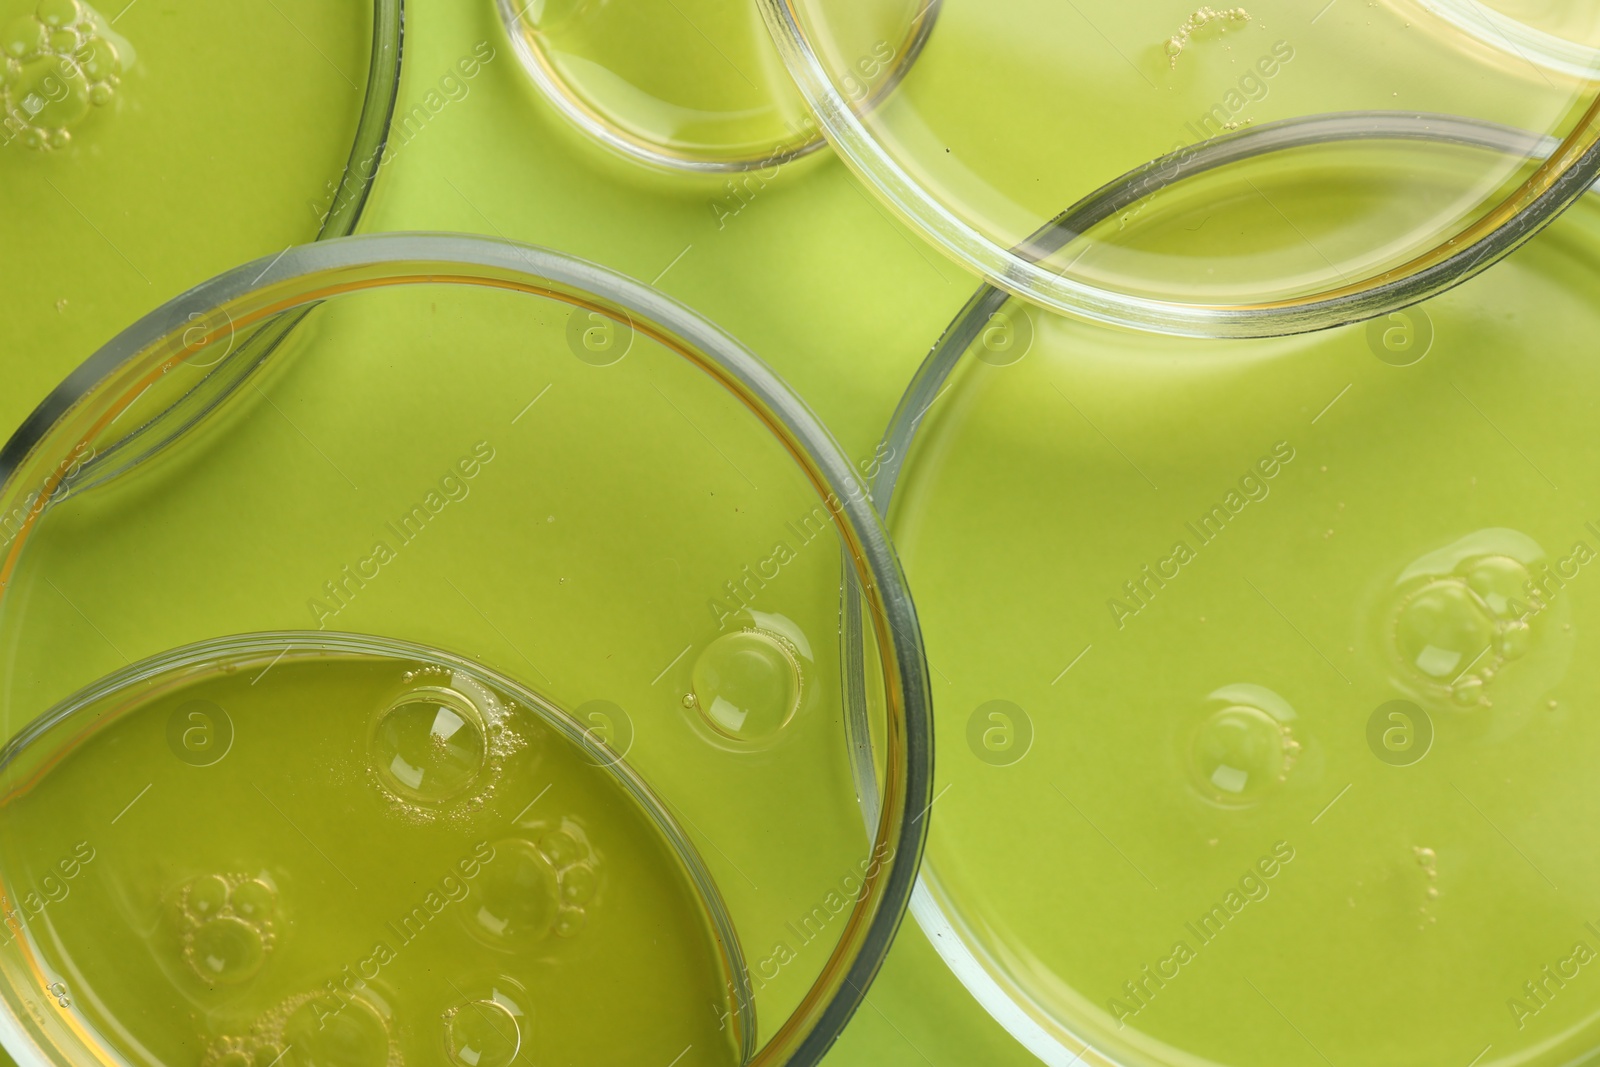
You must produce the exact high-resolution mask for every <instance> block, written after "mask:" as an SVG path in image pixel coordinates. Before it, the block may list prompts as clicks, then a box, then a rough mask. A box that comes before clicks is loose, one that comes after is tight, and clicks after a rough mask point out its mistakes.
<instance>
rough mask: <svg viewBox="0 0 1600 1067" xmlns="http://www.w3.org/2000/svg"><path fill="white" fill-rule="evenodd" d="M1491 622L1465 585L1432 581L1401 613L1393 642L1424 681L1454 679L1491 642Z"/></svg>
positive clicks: (1409, 601)
mask: <svg viewBox="0 0 1600 1067" xmlns="http://www.w3.org/2000/svg"><path fill="white" fill-rule="evenodd" d="M1493 636H1494V622H1493V620H1492V619H1490V618H1489V615H1488V612H1487V611H1486V610H1485V608H1484V605H1483V604H1482V602H1481V601H1479V600H1478V598H1477V597H1476V596H1474V595H1473V592H1472V590H1471V589H1469V588H1468V587H1467V585H1466V584H1465V583H1464V582H1458V581H1437V582H1433V583H1430V584H1429V585H1427V586H1426V587H1424V588H1423V589H1421V590H1419V591H1418V592H1417V593H1416V594H1415V595H1413V596H1412V597H1411V599H1410V600H1408V601H1406V604H1405V606H1404V607H1402V608H1401V609H1400V618H1399V620H1398V622H1397V623H1396V631H1395V638H1396V641H1397V643H1398V645H1399V649H1400V654H1401V656H1402V657H1404V659H1405V661H1406V662H1407V663H1409V664H1410V665H1411V666H1412V667H1414V668H1416V669H1417V670H1418V671H1420V672H1421V673H1422V674H1424V675H1425V676H1427V677H1428V678H1431V679H1434V680H1436V681H1439V680H1447V679H1451V678H1454V677H1456V676H1457V675H1459V674H1460V673H1461V672H1463V671H1465V670H1466V669H1467V668H1468V667H1470V666H1472V664H1473V661H1474V660H1476V659H1477V658H1478V657H1479V656H1481V655H1482V654H1483V653H1484V651H1485V650H1487V649H1489V648H1490V647H1491V646H1492V644H1493Z"/></svg>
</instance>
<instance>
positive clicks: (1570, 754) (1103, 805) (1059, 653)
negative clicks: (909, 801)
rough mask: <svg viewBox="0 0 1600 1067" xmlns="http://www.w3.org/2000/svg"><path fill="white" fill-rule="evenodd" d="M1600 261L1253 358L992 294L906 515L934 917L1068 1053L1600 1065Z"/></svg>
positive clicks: (1020, 1035) (1592, 210) (895, 452)
mask: <svg viewBox="0 0 1600 1067" xmlns="http://www.w3.org/2000/svg"><path fill="white" fill-rule="evenodd" d="M1470 125H1471V124H1467V126H1468V127H1470ZM1464 128H1466V127H1464ZM1479 134H1480V135H1483V139H1482V140H1481V141H1480V143H1485V144H1486V143H1487V141H1488V140H1489V139H1490V138H1491V137H1492V136H1493V135H1492V134H1487V133H1486V132H1485V131H1483V130H1479ZM1597 251H1600V203H1597V201H1596V199H1595V197H1593V196H1590V197H1585V198H1584V199H1582V200H1580V201H1579V202H1578V203H1577V204H1576V205H1574V207H1573V208H1572V209H1571V210H1570V211H1569V212H1568V213H1567V214H1566V215H1565V216H1564V217H1563V218H1562V219H1561V220H1560V221H1559V222H1558V223H1557V224H1555V225H1553V226H1552V227H1551V228H1550V229H1548V230H1547V231H1545V232H1544V233H1543V234H1541V235H1540V236H1539V237H1538V238H1537V239H1535V240H1533V241H1531V242H1529V243H1528V244H1527V246H1526V247H1524V248H1523V249H1522V250H1521V251H1519V252H1518V253H1517V254H1516V255H1515V256H1513V257H1511V258H1509V259H1507V260H1506V261H1505V262H1503V263H1502V264H1501V265H1499V266H1498V267H1497V268H1496V270H1495V271H1494V272H1493V275H1492V277H1491V276H1485V277H1483V278H1479V279H1477V280H1474V281H1472V282H1469V283H1467V284H1465V285H1463V286H1461V287H1460V288H1458V289H1456V290H1454V291H1452V292H1449V293H1446V294H1444V295H1441V296H1439V297H1437V298H1435V299H1432V300H1430V301H1428V302H1426V303H1425V304H1422V305H1419V306H1416V307H1413V308H1410V309H1408V310H1405V311H1401V312H1394V313H1391V314H1390V315H1388V316H1385V317H1382V318H1379V319H1376V320H1373V321H1372V322H1369V323H1366V324H1360V325H1352V326H1347V327H1343V328H1340V329H1335V330H1329V331H1322V332H1318V333H1315V334H1304V335H1296V336H1291V337H1282V338H1267V339H1255V340H1248V341H1243V340H1223V339H1215V340H1205V341H1200V340H1194V339H1181V338H1171V337H1164V336H1161V335H1157V334H1152V333H1136V332H1132V331H1120V330H1112V329H1107V328H1105V327H1101V326H1097V325H1094V324H1091V323H1086V322H1084V321H1082V320H1081V319H1076V318H1072V317H1068V316H1060V315H1051V314H1046V313H1042V312H1040V311H1039V310H1038V309H1036V308H1034V307H1032V306H1031V305H1028V304H1026V303H1025V302H1022V301H1019V300H1017V299H1015V298H1013V297H1010V296H1009V295H1008V294H1006V293H1004V292H1002V291H1000V290H997V289H994V288H992V287H986V288H985V289H984V290H983V291H981V292H980V293H979V294H978V295H977V296H976V297H975V298H974V300H973V302H972V303H971V304H969V305H968V308H967V310H966V311H965V312H964V313H963V315H962V316H961V317H960V318H958V319H957V321H956V322H955V323H953V324H952V327H951V329H950V330H949V332H948V333H947V334H946V336H945V338H944V339H943V340H942V341H941V342H940V345H939V346H937V347H936V348H935V350H934V352H933V353H932V354H931V355H930V357H929V359H928V361H927V362H926V363H925V364H924V367H923V369H922V371H921V372H920V373H919V376H918V378H917V380H916V382H914V383H913V385H912V387H911V388H910V389H909V390H908V391H907V393H906V395H905V397H904V399H903V401H902V403H901V406H900V409H899V411H898V412H897V414H896V416H895V419H894V422H893V424H892V427H891V430H890V433H889V434H888V436H887V437H886V438H885V445H884V448H883V451H884V452H885V454H886V455H888V456H890V459H888V460H887V461H886V463H885V468H884V471H883V473H882V474H881V475H880V476H879V479H878V481H877V487H876V490H875V497H876V500H877V502H878V503H879V504H880V506H884V507H887V508H888V515H889V524H890V530H891V533H892V535H893V536H894V538H895V540H896V544H897V546H898V548H899V552H900V556H901V559H902V561H903V563H904V566H905V568H906V571H907V575H908V578H909V580H910V582H911V587H912V590H913V592H914V594H915V595H916V597H917V603H918V608H919V616H920V618H921V621H922V624H923V633H924V637H925V640H926V643H927V648H928V654H929V660H930V666H931V669H932V671H933V678H934V682H933V685H934V695H935V699H936V701H937V708H938V715H937V716H936V720H935V732H936V736H937V740H938V742H939V743H941V744H942V745H943V746H944V747H943V757H942V758H941V760H940V767H939V781H938V782H936V787H937V790H938V791H937V794H936V795H938V796H939V797H940V798H941V799H940V801H939V804H938V809H937V817H936V818H935V819H934V820H933V826H932V829H931V831H930V836H929V842H928V848H927V855H926V858H925V861H924V865H923V871H922V878H921V881H920V883H919V887H918V890H917V892H916V896H915V898H914V900H913V904H912V912H913V914H914V915H915V916H916V918H917V919H918V921H919V923H920V924H921V925H922V926H923V928H924V929H925V930H926V931H927V932H928V933H929V935H930V937H931V939H932V940H933V942H934V944H935V945H936V947H938V949H939V951H940V952H941V954H942V955H943V957H944V958H945V960H946V961H947V963H949V965H950V966H951V968H952V969H953V971H954V972H955V973H956V974H957V975H958V976H959V977H960V979H961V980H962V981H963V983H964V984H966V985H967V987H968V988H969V990H971V991H972V992H973V994H974V996H975V997H976V998H977V999H978V1000H979V1001H981V1002H982V1003H983V1005H984V1006H985V1007H986V1008H987V1010H988V1011H989V1012H990V1013H991V1014H992V1015H993V1016H994V1017H995V1018H996V1019H997V1020H998V1021H1000V1023H1001V1024H1002V1025H1004V1026H1005V1027H1006V1028H1007V1029H1008V1030H1009V1031H1010V1032H1011V1033H1012V1034H1013V1035H1014V1036H1015V1037H1016V1038H1017V1039H1018V1040H1019V1041H1020V1042H1021V1043H1022V1044H1024V1045H1025V1046H1026V1047H1027V1048H1029V1049H1030V1050H1031V1051H1032V1052H1033V1053H1034V1054H1035V1055H1037V1056H1038V1058H1039V1059H1040V1060H1042V1061H1043V1062H1045V1063H1050V1064H1061V1065H1065V1064H1068V1063H1072V1062H1078V1061H1081V1062H1085V1063H1089V1064H1101V1065H1113V1064H1114V1065H1123V1067H1126V1065H1135V1064H1138V1065H1176V1064H1199V1063H1218V1064H1230V1065H1251V1064H1278V1065H1283V1064H1289V1065H1294V1064H1326V1063H1363V1064H1379V1065H1385V1064H1395V1065H1398V1064H1415V1063H1439V1064H1447V1063H1452V1062H1459V1063H1469V1062H1474V1061H1476V1062H1477V1063H1478V1064H1509V1063H1520V1064H1547V1063H1548V1064H1558V1063H1570V1062H1576V1061H1581V1060H1582V1059H1584V1058H1585V1057H1587V1056H1590V1055H1592V1054H1593V1052H1594V1049H1595V1048H1596V1046H1597V1045H1600V1032H1597V1030H1596V1028H1595V1023H1594V1018H1595V1008H1596V1000H1595V997H1596V996H1597V994H1596V993H1595V992H1594V991H1593V990H1591V989H1590V988H1589V987H1588V986H1587V985H1586V984H1585V983H1584V981H1583V979H1582V978H1581V977H1578V976H1579V974H1580V968H1581V967H1583V966H1586V963H1583V964H1580V963H1579V962H1578V961H1580V960H1582V961H1588V960H1591V959H1592V958H1593V954H1594V952H1595V950H1596V948H1597V947H1600V945H1597V942H1600V935H1597V934H1596V933H1595V931H1594V929H1593V927H1591V926H1590V925H1588V924H1589V923H1591V922H1592V921H1593V918H1592V916H1593V912H1594V909H1595V907H1596V903H1597V900H1600V871H1597V870H1596V868H1595V865H1594V864H1593V863H1592V862H1591V861H1590V859H1589V858H1588V856H1587V853H1586V851H1585V850H1583V849H1581V848H1573V847H1572V842H1573V841H1574V840H1582V835H1583V834H1584V833H1585V832H1586V831H1585V829H1584V825H1585V824H1584V822H1583V820H1584V818H1585V816H1584V815H1583V814H1582V813H1583V812H1585V811H1586V810H1587V806H1588V805H1590V804H1592V803H1593V802H1594V797H1593V794H1592V789H1591V786H1590V782H1591V776H1590V775H1589V774H1588V772H1587V764H1586V762H1585V759H1586V756H1587V754H1588V753H1589V752H1590V751H1592V749H1593V745H1594V744H1595V743H1596V740H1597V739H1596V736H1595V734H1594V730H1593V724H1592V721H1591V720H1590V719H1589V717H1588V716H1586V715H1585V714H1584V713H1583V709H1584V708H1585V707H1587V704H1588V699H1589V698H1588V694H1590V693H1592V692H1593V691H1594V689H1595V686H1596V685H1597V683H1600V679H1597V678H1596V677H1595V676H1594V672H1593V670H1592V668H1591V667H1590V666H1588V665H1589V664H1590V663H1592V662H1593V659H1594V657H1593V656H1589V655H1585V654H1584V652H1583V649H1584V648H1585V647H1586V646H1587V642H1590V641H1592V640H1594V639H1595V638H1594V634H1595V632H1596V626H1597V624H1600V617H1597V614H1596V613H1597V611H1600V600H1597V598H1596V595H1595V594H1594V593H1593V592H1592V591H1590V590H1589V587H1588V579H1587V578H1586V577H1585V575H1586V574H1587V573H1588V570H1587V568H1588V563H1586V562H1584V561H1592V560H1594V559H1595V558H1597V552H1600V532H1597V529H1596V526H1597V525H1600V523H1597V521H1596V520H1595V519H1594V517H1593V516H1594V511H1595V508H1596V506H1597V494H1600V486H1597V485H1596V484H1595V482H1594V477H1593V470H1594V467H1595V464H1594V458H1595V457H1594V456H1593V455H1592V451H1591V449H1590V448H1589V447H1588V446H1587V445H1586V444H1585V443H1584V442H1585V440H1586V436H1585V434H1584V433H1583V432H1582V428H1583V426H1584V420H1585V419H1586V418H1587V416H1586V414H1585V413H1586V412H1588V411H1589V410H1590V409H1591V407H1592V405H1593V404H1594V403H1595V400H1596V397H1597V395H1600V379H1597V378H1596V376H1595V373H1594V371H1593V368H1592V367H1591V366H1590V361H1588V360H1587V359H1585V358H1584V356H1583V355H1582V353H1581V351H1580V350H1579V349H1578V348H1576V347H1574V346H1573V344H1572V339H1573V338H1575V337H1582V336H1585V331H1586V330H1589V329H1592V328H1594V326H1595V325H1596V323H1595V321H1594V314H1595V312H1594V303H1593V300H1592V297H1591V295H1590V294H1591V293H1592V288H1593V279H1594V269H1595V264H1596V258H1595V257H1596V253H1597Z"/></svg>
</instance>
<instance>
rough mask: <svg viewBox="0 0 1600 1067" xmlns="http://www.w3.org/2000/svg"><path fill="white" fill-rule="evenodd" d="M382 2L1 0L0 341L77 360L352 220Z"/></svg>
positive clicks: (384, 89)
mask: <svg viewBox="0 0 1600 1067" xmlns="http://www.w3.org/2000/svg"><path fill="white" fill-rule="evenodd" d="M401 7H402V5H401V0H337V2H332V3H328V2H309V0H275V2H274V3H262V4H246V5H220V4H175V3H167V2H159V0H158V2H155V3H151V2H149V0H142V2H138V3H132V4H130V3H127V2H126V0H115V2H113V3H106V2H104V0H94V2H93V3H91V2H90V0H6V2H4V3H0V33H3V34H4V38H3V40H0V56H3V58H0V196H3V198H4V200H5V202H6V204H7V205H8V207H9V210H7V211H6V212H5V217H4V219H3V220H0V246H3V247H4V248H5V249H6V250H7V255H6V257H5V262H4V265H3V266H0V284H3V286H4V289H5V293H6V340H5V343H6V345H7V346H8V349H9V350H10V351H11V352H12V353H14V354H15V355H17V357H18V358H19V359H24V358H25V357H24V356H23V355H22V354H23V353H27V352H30V351H43V350H48V351H52V352H68V353H72V354H73V359H74V362H76V361H78V360H81V359H84V358H87V357H88V356H89V355H90V354H91V353H92V352H94V351H95V350H96V349H98V348H99V347H100V346H101V345H103V344H105V343H106V342H107V341H108V340H110V338H111V337H112V336H113V335H114V334H115V333H116V332H117V331H118V330H120V329H122V328H123V327H124V326H126V325H127V324H128V323H129V322H132V321H133V320H134V319H136V318H138V317H139V316H140V315H142V314H144V313H145V312H147V311H148V310H149V309H150V308H152V307H154V306H156V305H157V304H158V303H160V302H162V301H164V300H168V299H170V298H171V297H173V296H176V295H177V294H178V293H180V292H182V291H184V290H185V289H188V288H190V287H192V286H194V285H197V284H198V283H200V282H201V281H203V280H205V279H206V278H209V277H211V276H212V275H215V274H217V273H219V272H221V271H223V270H227V269H229V268H230V267H233V266H235V265H237V264H239V263H241V262H244V261H245V260H248V259H254V258H256V257H258V256H270V255H275V254H277V253H278V252H280V251H283V250H284V249H286V248H288V247H290V246H291V245H298V244H303V243H305V242H308V241H312V240H315V239H317V238H318V237H337V236H342V235H344V234H348V233H350V232H352V230H353V229H354V228H355V225H356V222H357V220H358V218H359V217H360V215H361V211H362V208H363V207H364V205H365V203H366V200H367V194H368V192H369V191H370V189H371V187H372V184H373V182H374V180H375V179H376V177H377V174H378V168H379V165H380V163H381V161H382V160H383V158H384V156H383V149H384V144H385V139H386V137H387V135H388V129H389V119H390V115H391V112H392V111H393V109H394V103H395V97H396V93H397V92H398V87H399V75H400V39H401V23H402V11H401ZM217 219H228V220H229V222H228V223H227V224H226V225H219V224H218V223H217V222H216V220H217ZM49 384H50V383H46V384H45V386H44V387H43V388H41V389H40V392H39V394H38V395H39V396H40V397H42V396H43V395H44V393H45V392H46V391H47V390H48V386H49ZM35 399H36V398H30V400H29V403H30V404H31V403H33V402H35Z"/></svg>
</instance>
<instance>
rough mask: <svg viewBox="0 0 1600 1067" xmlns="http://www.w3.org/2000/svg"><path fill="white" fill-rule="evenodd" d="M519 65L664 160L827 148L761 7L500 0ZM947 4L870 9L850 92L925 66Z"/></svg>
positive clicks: (720, 164) (604, 135)
mask: <svg viewBox="0 0 1600 1067" xmlns="http://www.w3.org/2000/svg"><path fill="white" fill-rule="evenodd" d="M497 3H498V5H499V8H500V14H501V18H502V20H503V21H504V22H505V25H506V29H507V32H508V33H509V34H510V36H511V40H512V42H513V44H514V45H515V46H516V49H517V55H518V56H519V57H520V58H521V60H522V65H523V67H524V68H526V70H527V71H528V73H529V75H530V76H532V78H533V81H534V84H536V85H537V86H538V87H539V90H540V92H542V93H543V94H544V96H545V97H546V98H547V99H548V100H549V101H550V103H551V104H552V105H554V107H555V108H556V110H557V111H558V112H560V113H561V115H562V116H563V117H564V118H565V119H567V120H568V121H569V122H571V123H572V124H573V125H574V126H576V127H577V128H578V129H579V130H581V131H582V132H583V133H584V134H585V135H586V136H588V137H589V138H591V139H592V140H594V141H596V142H598V143H600V144H602V145H605V146H606V147H607V148H610V149H611V150H613V151H615V152H618V153H621V154H622V155H624V156H626V157H629V158H632V159H635V160H640V161H643V162H646V163H649V164H652V165H655V166H660V167H669V168H673V169H677V170H689V171H699V172H705V173H719V172H726V171H745V170H762V171H764V170H771V169H772V168H774V167H777V166H781V165H782V164H784V163H787V162H789V161H790V160H793V159H796V158H798V157H800V156H803V155H806V154H808V153H810V152H813V151H815V150H816V149H817V148H820V147H821V146H822V144H823V137H822V133H821V131H819V130H818V129H817V128H816V121H815V119H813V118H812V115H811V112H810V111H809V110H808V109H807V108H806V105H805V101H804V100H803V99H802V98H801V97H800V95H799V93H797V92H796V91H795V88H794V84H793V82H792V81H791V80H790V78H789V76H788V74H787V72H785V70H784V69H783V63H782V61H781V60H779V59H778V56H777V54H776V52H774V50H773V47H772V41H771V39H770V38H769V37H768V35H767V32H766V30H765V29H764V28H763V26H762V23H761V19H760V17H759V15H758V14H757V12H756V11H755V9H754V8H753V7H750V6H748V5H728V4H722V3H713V2H707V0H665V2H660V0H651V2H646V3H639V2H633V3H628V4H619V3H615V2H612V0H534V2H533V3H522V2H520V0H497ZM938 10H939V3H937V2H935V3H931V4H926V5H923V4H915V5H912V4H905V3H900V4H890V5H879V6H878V7H877V8H870V9H863V10H862V11H861V12H860V14H861V15H863V16H864V17H862V18H851V19H850V20H849V25H848V27H841V32H844V33H846V34H848V36H849V40H850V42H851V49H852V55H853V56H854V59H853V60H852V67H851V70H850V71H849V73H848V74H847V75H846V76H845V77H844V78H843V79H842V81H841V85H842V86H843V91H844V92H846V93H848V94H849V95H850V97H851V99H852V100H854V101H855V102H856V103H857V105H859V106H863V107H871V106H872V105H873V104H874V103H875V102H876V101H877V100H879V99H881V98H882V97H883V96H884V95H885V94H886V93H888V92H889V91H891V90H892V88H893V87H894V85H895V84H896V83H897V82H898V81H899V80H900V79H901V78H902V77H904V76H905V73H906V71H907V70H908V69H910V67H911V65H912V64H913V63H915V62H916V58H917V54H918V53H919V52H920V51H921V50H922V44H923V42H924V41H925V40H926V39H927V35H928V32H929V31H930V30H931V29H932V28H933V23H934V20H935V19H936V18H937V16H938Z"/></svg>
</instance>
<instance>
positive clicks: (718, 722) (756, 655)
mask: <svg viewBox="0 0 1600 1067" xmlns="http://www.w3.org/2000/svg"><path fill="white" fill-rule="evenodd" d="M692 684H693V687H694V698H695V699H694V705H695V707H696V708H697V709H698V710H699V712H700V714H701V716H702V717H703V718H704V720H705V722H706V723H707V724H708V725H709V726H710V727H711V728H712V729H713V730H715V731H716V732H717V733H718V734H721V735H722V736H724V737H727V738H731V739H732V740H735V741H744V742H749V743H752V744H759V743H762V742H766V741H770V740H772V739H773V738H775V737H777V736H778V734H779V733H781V732H782V730H783V728H784V727H786V726H787V725H789V722H790V720H792V719H793V718H794V715H795V712H797V711H798V710H799V709H800V701H801V696H802V693H803V687H804V684H805V680H804V676H803V674H802V671H801V666H800V657H799V655H798V654H797V651H796V649H795V647H794V645H793V643H792V642H791V641H789V640H788V639H786V638H784V637H780V636H779V635H777V634H775V633H772V632H770V631H767V630H761V629H749V630H740V631H738V632H736V633H730V634H724V635H723V636H721V637H719V638H717V639H716V640H715V641H713V642H711V644H709V645H707V646H706V648H705V651H703V652H701V653H700V657H699V658H698V659H697V660H695V664H694V670H693V672H692Z"/></svg>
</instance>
